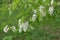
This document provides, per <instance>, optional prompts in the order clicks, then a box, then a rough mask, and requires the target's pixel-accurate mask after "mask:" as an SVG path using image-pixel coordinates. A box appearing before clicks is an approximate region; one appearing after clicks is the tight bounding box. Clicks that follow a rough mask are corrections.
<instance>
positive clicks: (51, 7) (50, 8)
mask: <svg viewBox="0 0 60 40" xmlns="http://www.w3.org/2000/svg"><path fill="white" fill-rule="evenodd" d="M48 11H49V13H50V15H52V14H53V11H54V8H53V6H50V7H49V10H48Z"/></svg>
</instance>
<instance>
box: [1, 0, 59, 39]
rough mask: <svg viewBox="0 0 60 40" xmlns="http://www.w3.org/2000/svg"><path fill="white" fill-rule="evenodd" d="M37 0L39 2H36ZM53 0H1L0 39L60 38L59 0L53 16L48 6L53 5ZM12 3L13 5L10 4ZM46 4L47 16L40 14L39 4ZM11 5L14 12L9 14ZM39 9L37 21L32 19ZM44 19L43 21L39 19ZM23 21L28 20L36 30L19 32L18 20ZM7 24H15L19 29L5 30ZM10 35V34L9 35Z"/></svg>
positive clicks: (55, 2)
mask: <svg viewBox="0 0 60 40" xmlns="http://www.w3.org/2000/svg"><path fill="white" fill-rule="evenodd" d="M36 1H37V2H36ZM50 1H51V0H46V1H45V2H42V0H10V1H9V0H0V40H13V39H14V40H60V5H58V2H60V1H59V0H55V1H54V4H53V6H54V14H53V15H52V16H51V15H49V13H48V8H49V6H51V4H50ZM9 5H11V7H10V6H9ZM40 5H43V6H45V7H46V8H45V10H44V11H45V12H46V16H45V17H42V16H41V15H39V13H40V12H39V6H40ZM9 7H10V9H11V12H12V14H11V15H10V14H9V10H8V8H9ZM32 9H35V10H37V19H36V21H35V22H33V21H31V18H32V15H33V14H34V12H33V11H32ZM39 18H40V19H43V20H42V21H39ZM19 19H22V22H25V21H28V22H29V25H31V26H33V27H34V30H33V31H32V30H30V29H29V31H27V32H25V33H24V32H22V33H19V32H18V29H19V28H18V20H19ZM5 25H9V27H11V26H12V25H15V26H16V28H17V31H16V32H15V33H14V32H12V31H11V29H10V30H9V31H8V33H4V32H3V28H4V27H5ZM9 35H10V36H9Z"/></svg>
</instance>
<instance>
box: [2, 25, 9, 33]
mask: <svg viewBox="0 0 60 40" xmlns="http://www.w3.org/2000/svg"><path fill="white" fill-rule="evenodd" d="M8 30H9V28H8V25H6V26H5V27H4V29H3V31H4V32H5V33H7V32H8Z"/></svg>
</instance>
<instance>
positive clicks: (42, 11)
mask: <svg viewBox="0 0 60 40" xmlns="http://www.w3.org/2000/svg"><path fill="white" fill-rule="evenodd" d="M44 9H45V7H44V6H43V5H41V6H40V7H39V11H40V14H41V15H42V16H46V13H45V11H44Z"/></svg>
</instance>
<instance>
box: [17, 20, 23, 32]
mask: <svg viewBox="0 0 60 40" xmlns="http://www.w3.org/2000/svg"><path fill="white" fill-rule="evenodd" d="M18 26H19V33H21V32H22V29H23V24H22V23H21V19H19V20H18Z"/></svg>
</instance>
